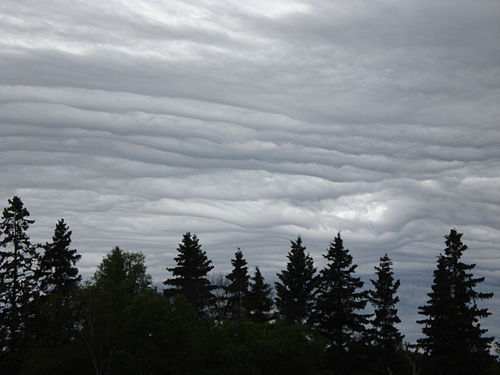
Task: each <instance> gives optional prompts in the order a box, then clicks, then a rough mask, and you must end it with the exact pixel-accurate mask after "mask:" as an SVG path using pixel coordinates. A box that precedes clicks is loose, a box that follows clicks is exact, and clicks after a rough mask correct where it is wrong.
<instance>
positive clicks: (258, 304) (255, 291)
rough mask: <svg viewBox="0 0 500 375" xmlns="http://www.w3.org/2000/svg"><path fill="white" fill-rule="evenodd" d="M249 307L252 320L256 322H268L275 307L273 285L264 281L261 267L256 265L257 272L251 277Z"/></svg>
mask: <svg viewBox="0 0 500 375" xmlns="http://www.w3.org/2000/svg"><path fill="white" fill-rule="evenodd" d="M247 308H248V312H249V317H250V320H252V321H254V322H258V323H266V322H268V321H269V320H270V318H271V313H270V312H271V309H272V308H273V299H272V298H271V286H270V285H269V284H266V283H265V282H264V277H263V276H262V273H261V272H260V270H259V267H255V274H254V276H253V277H252V278H251V282H250V290H249V292H248V302H247Z"/></svg>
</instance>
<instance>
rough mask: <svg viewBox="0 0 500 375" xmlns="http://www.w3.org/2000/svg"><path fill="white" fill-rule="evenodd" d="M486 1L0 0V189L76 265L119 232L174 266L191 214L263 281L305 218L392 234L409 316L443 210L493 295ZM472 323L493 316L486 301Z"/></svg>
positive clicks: (491, 87) (496, 13)
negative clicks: (61, 237) (68, 249)
mask: <svg viewBox="0 0 500 375" xmlns="http://www.w3.org/2000/svg"><path fill="white" fill-rule="evenodd" d="M499 19H500V3H499V2H498V1H496V0H490V1H488V0H481V1H479V2H469V1H457V0H453V1H452V0H445V1H439V2H435V1H418V2H412V1H394V0H392V1H391V0H382V1H353V0H346V1H335V2H332V3H331V4H330V2H325V1H319V0H318V1H314V0H313V1H311V0H310V1H304V2H300V1H294V2H291V1H271V2H269V1H252V2H250V3H249V4H246V3H244V2H241V1H220V0H218V1H203V0H198V1H193V2H185V1H174V0H168V1H167V0H165V1H161V0H156V1H151V0H147V1H146V0H143V1H139V0H137V1H124V0H122V1H120V0H113V1H106V2H102V1H72V2H71V4H69V3H67V2H64V1H61V0H59V1H57V0H46V1H43V2H41V1H38V0H32V1H29V0H26V1H22V2H20V1H17V0H4V1H2V2H1V3H0V155H1V157H0V171H1V176H2V179H1V183H0V198H1V199H2V202H4V205H6V204H7V199H8V198H10V197H12V196H13V195H19V196H21V198H22V199H23V201H24V202H25V204H26V205H27V207H28V209H29V210H30V212H31V214H32V216H33V217H34V218H35V219H36V220H37V222H36V224H35V225H34V226H33V228H32V229H31V236H32V238H33V239H35V240H37V241H46V240H48V239H49V238H50V235H51V232H52V230H53V225H54V223H55V221H56V220H57V219H58V218H60V217H64V218H65V219H66V221H67V222H68V223H69V224H70V226H71V228H72V229H73V240H74V246H75V247H76V248H78V250H79V251H80V252H81V253H82V254H83V257H82V261H81V262H80V269H81V272H82V273H83V274H84V275H85V276H87V277H88V276H90V275H91V274H92V272H93V270H94V269H95V267H96V265H97V264H98V263H99V262H100V259H101V257H102V255H103V254H105V253H106V252H107V251H109V250H110V249H111V247H112V246H114V245H119V246H121V247H122V248H124V249H127V250H131V251H132V250H141V251H142V252H144V253H145V254H146V257H147V261H148V266H149V270H150V272H151V273H152V274H153V275H154V278H155V279H156V280H157V281H161V280H163V279H164V278H165V277H166V272H165V267H166V266H167V265H170V266H171V265H172V263H173V256H174V254H175V248H176V245H177V243H178V242H179V240H180V239H181V235H182V233H183V232H186V231H191V232H194V233H196V234H198V236H199V237H200V239H201V242H202V244H203V247H204V249H205V250H206V251H207V253H208V255H209V257H210V258H211V259H212V260H213V261H214V264H215V266H216V269H215V271H216V272H227V271H228V270H229V268H230V264H229V259H230V258H231V256H232V255H233V253H234V250H235V248H236V246H239V247H241V248H242V249H243V251H244V254H245V256H246V257H247V259H248V260H249V263H250V264H251V265H252V266H254V265H260V266H261V267H262V269H263V270H264V272H265V275H266V277H267V278H268V279H269V280H272V279H273V278H274V276H273V275H274V274H275V272H276V271H278V270H280V269H281V268H282V267H283V266H284V264H285V261H286V257H285V255H286V253H287V251H288V250H289V240H290V239H292V238H294V237H296V236H297V235H301V236H302V237H303V239H304V242H305V244H306V246H307V247H308V249H309V250H310V251H311V254H312V255H313V256H314V258H315V260H316V261H317V265H318V267H321V265H322V264H323V259H322V257H321V254H322V253H324V250H325V248H326V247H327V246H328V243H329V241H330V240H331V239H332V238H333V237H334V235H335V234H336V233H337V232H338V231H341V232H342V236H343V238H344V240H345V244H346V246H347V247H348V248H349V249H351V251H352V253H353V256H354V258H355V262H356V263H357V264H359V272H360V273H361V274H362V275H363V277H364V279H365V280H368V278H369V277H370V275H371V273H372V269H373V268H372V267H373V265H374V264H375V263H376V262H377V261H378V258H379V257H380V256H382V255H383V254H384V253H386V252H387V253H388V254H389V256H391V257H392V258H393V260H394V262H395V270H396V274H397V276H398V277H400V278H401V280H402V287H401V290H400V292H401V300H402V302H401V306H400V308H401V314H402V318H403V325H402V328H403V330H404V332H405V333H406V334H407V337H408V338H409V339H411V340H414V339H415V338H416V337H418V336H419V335H420V333H419V330H420V328H419V327H417V326H416V325H415V323H414V322H415V320H416V318H417V316H416V306H418V305H419V304H422V303H423V302H424V301H425V299H426V296H425V293H427V292H428V291H429V289H430V283H431V277H432V271H433V269H434V265H435V257H436V256H437V255H438V253H439V252H440V251H441V250H442V248H443V236H444V235H445V234H446V233H447V232H448V231H449V229H450V228H451V227H456V228H457V229H458V230H459V231H460V232H464V237H463V239H464V241H465V242H466V243H467V244H468V245H469V247H470V250H469V251H468V254H467V255H466V259H467V261H469V262H474V263H477V273H478V274H480V275H483V276H485V277H486V283H485V284H483V289H485V290H488V291H493V292H495V293H496V296H495V297H494V299H493V300H491V301H488V302H487V303H486V305H487V306H488V307H489V308H490V309H491V310H493V311H495V310H496V311H500V271H499V269H500V248H499V243H500V122H499V118H500V106H499V105H498V104H499V103H500V64H499V61H500V49H499V47H498V35H500V22H498V21H499ZM485 326H486V327H487V328H489V329H490V333H492V334H493V335H495V336H497V337H498V336H500V329H499V328H497V327H500V316H499V314H498V313H497V314H496V315H494V316H492V317H490V318H489V319H488V320H487V321H486V322H485Z"/></svg>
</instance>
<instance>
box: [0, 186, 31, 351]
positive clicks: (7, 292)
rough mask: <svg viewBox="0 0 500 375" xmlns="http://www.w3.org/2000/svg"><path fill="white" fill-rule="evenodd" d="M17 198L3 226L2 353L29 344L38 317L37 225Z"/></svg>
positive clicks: (0, 263) (0, 262) (0, 283)
mask: <svg viewBox="0 0 500 375" xmlns="http://www.w3.org/2000/svg"><path fill="white" fill-rule="evenodd" d="M29 216H30V214H29V212H28V210H27V209H26V208H25V207H24V204H23V202H22V201H21V199H20V198H19V197H17V196H15V197H13V198H12V199H9V206H8V207H6V208H5V209H4V210H3V214H2V222H1V223H0V231H1V232H0V234H1V237H0V238H1V240H0V246H1V249H2V250H0V353H1V354H6V353H9V352H14V351H16V350H19V349H21V347H22V345H25V344H26V343H25V340H26V335H27V332H26V328H27V325H28V324H29V321H30V320H32V318H33V315H34V301H35V298H36V295H37V288H38V280H37V278H36V275H35V265H36V261H37V259H38V253H37V252H36V247H35V246H34V245H32V244H31V242H30V239H29V236H28V234H27V231H28V228H29V226H30V225H31V224H33V223H34V220H30V219H29Z"/></svg>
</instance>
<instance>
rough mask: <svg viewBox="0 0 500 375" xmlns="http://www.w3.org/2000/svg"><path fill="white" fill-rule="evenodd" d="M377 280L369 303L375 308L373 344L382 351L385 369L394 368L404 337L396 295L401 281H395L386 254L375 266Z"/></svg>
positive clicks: (374, 282)
mask: <svg viewBox="0 0 500 375" xmlns="http://www.w3.org/2000/svg"><path fill="white" fill-rule="evenodd" d="M375 271H376V272H375V274H376V275H377V279H376V280H370V281H371V283H372V284H373V287H374V289H373V290H370V292H369V297H368V299H369V301H370V303H371V304H372V306H373V308H374V312H375V314H374V317H373V319H372V320H371V325H372V327H373V329H372V335H371V336H372V342H373V344H374V346H375V348H376V349H377V351H381V354H382V358H381V359H382V361H383V367H384V368H392V367H393V362H394V360H395V357H396V351H397V350H398V349H400V348H401V347H402V344H403V341H402V340H403V335H402V334H401V333H400V332H399V330H398V328H397V327H396V324H398V323H401V320H400V319H399V317H398V310H397V308H396V304H397V303H398V302H399V297H398V296H397V295H396V293H397V290H398V288H399V285H400V282H399V280H394V272H393V271H392V261H391V259H390V258H389V257H388V256H387V254H385V255H384V256H383V257H382V258H380V264H379V266H378V267H377V266H375Z"/></svg>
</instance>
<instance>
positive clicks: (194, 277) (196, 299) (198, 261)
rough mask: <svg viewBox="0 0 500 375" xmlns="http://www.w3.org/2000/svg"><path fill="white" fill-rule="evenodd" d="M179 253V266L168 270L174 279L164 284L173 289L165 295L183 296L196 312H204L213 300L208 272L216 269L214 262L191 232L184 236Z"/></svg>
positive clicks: (165, 291) (168, 290)
mask: <svg viewBox="0 0 500 375" xmlns="http://www.w3.org/2000/svg"><path fill="white" fill-rule="evenodd" d="M177 251H178V252H179V253H178V255H177V256H176V257H175V261H176V262H177V266H176V267H172V268H167V271H169V272H171V273H172V275H173V276H174V277H173V278H171V279H167V280H166V281H165V282H164V284H165V285H170V286H172V288H167V289H165V290H164V293H165V295H166V296H174V295H177V294H183V295H184V296H185V297H186V299H187V301H188V302H189V303H191V304H192V305H193V306H194V307H195V308H196V310H198V311H199V312H203V311H204V310H205V309H206V307H207V306H208V305H209V304H210V303H211V300H212V299H213V296H212V293H211V290H212V289H213V286H212V285H211V284H210V281H209V280H208V278H207V274H208V272H210V271H211V270H212V269H213V268H214V267H213V266H212V265H211V263H212V262H211V261H210V260H209V259H208V258H207V255H206V253H205V252H204V251H202V250H201V245H200V243H199V241H198V237H196V235H195V234H194V235H193V236H191V233H189V232H187V233H186V234H184V237H183V239H182V242H181V243H180V244H179V246H178V247H177Z"/></svg>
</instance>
